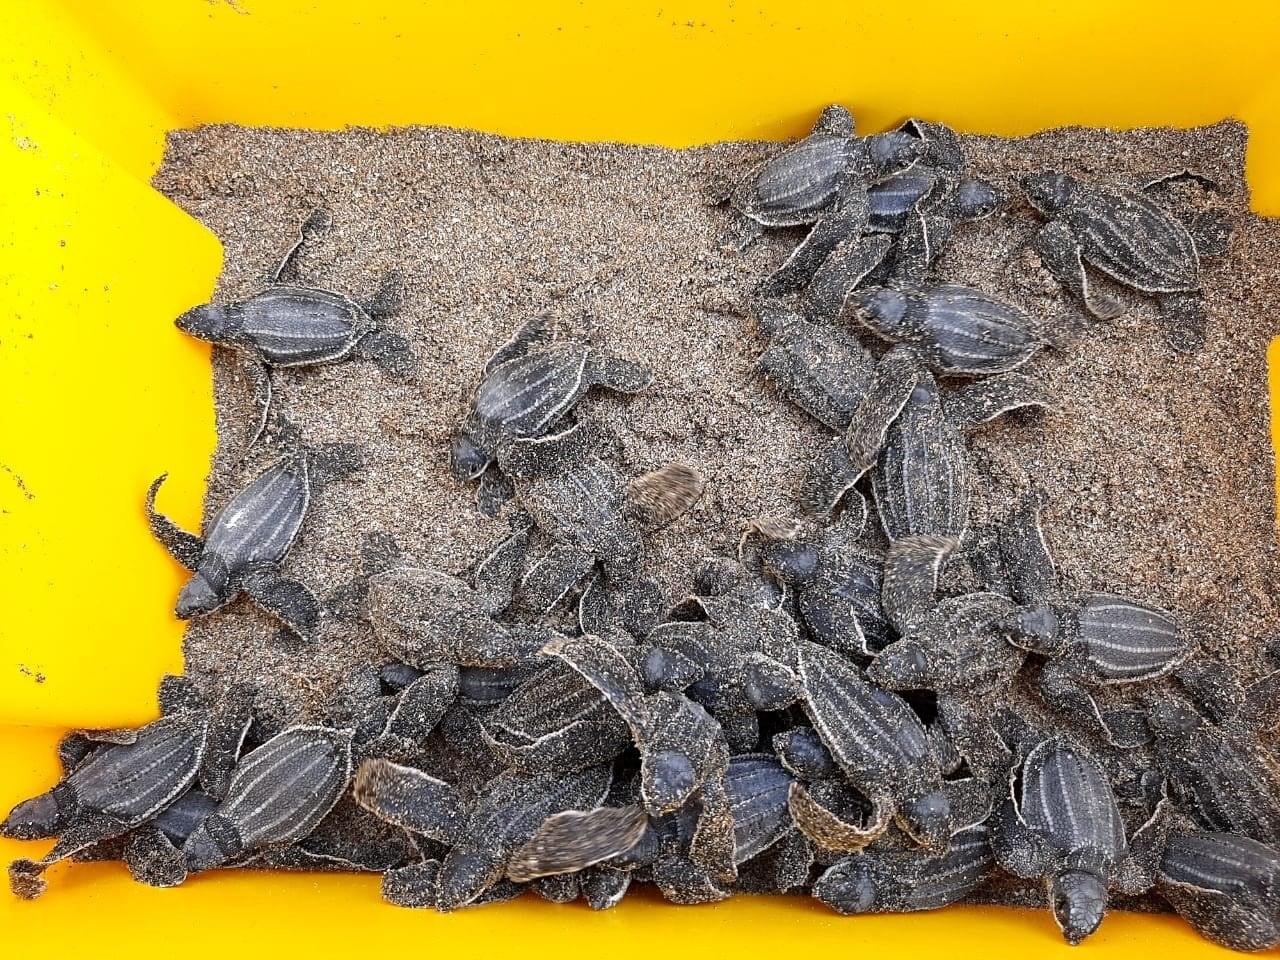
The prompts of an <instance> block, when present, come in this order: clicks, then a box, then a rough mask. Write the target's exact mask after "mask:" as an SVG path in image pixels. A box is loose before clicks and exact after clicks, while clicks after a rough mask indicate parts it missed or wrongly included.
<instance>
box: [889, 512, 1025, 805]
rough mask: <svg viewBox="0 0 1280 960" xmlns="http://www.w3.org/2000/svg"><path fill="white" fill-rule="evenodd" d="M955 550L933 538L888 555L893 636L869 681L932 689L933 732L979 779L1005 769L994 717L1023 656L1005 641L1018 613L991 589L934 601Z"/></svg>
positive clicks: (898, 546) (901, 543) (902, 543)
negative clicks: (946, 741)
mask: <svg viewBox="0 0 1280 960" xmlns="http://www.w3.org/2000/svg"><path fill="white" fill-rule="evenodd" d="M956 546H957V544H956V541H955V540H952V539H949V538H946V537H935V536H931V535H925V536H916V537H905V538H903V539H901V540H897V541H895V542H894V543H893V545H892V546H891V547H890V549H889V556H888V558H887V560H886V561H885V570H884V581H883V583H884V589H883V596H882V602H883V606H884V611H885V615H886V616H887V617H888V619H889V622H890V624H891V625H892V626H893V628H894V630H895V631H896V632H897V633H898V635H899V637H900V639H898V640H895V641H894V642H892V643H890V644H889V645H888V646H886V647H885V648H884V649H883V650H881V651H880V652H879V653H878V654H877V655H876V658H875V660H874V661H873V662H872V664H871V666H870V667H868V668H867V675H868V676H869V677H870V678H871V679H872V680H873V681H874V682H875V683H878V684H880V685H881V686H883V687H885V688H886V689H888V690H895V691H906V690H931V691H933V692H934V693H936V695H937V711H938V720H937V724H938V726H939V727H940V728H941V729H942V730H943V731H945V733H946V735H947V737H948V739H949V740H950V742H951V743H952V744H953V745H954V746H955V748H956V749H957V750H958V751H959V752H960V753H961V754H962V755H963V756H964V757H965V759H966V760H967V761H968V763H969V767H970V769H971V770H972V771H973V772H974V773H975V775H977V776H978V777H980V778H982V779H985V780H994V779H996V778H997V777H999V776H1000V775H1001V774H1003V773H1004V771H1006V770H1007V769H1008V763H1009V760H1010V759H1011V758H1010V756H1009V751H1008V749H1007V747H1006V746H1005V744H1004V743H1003V741H1002V740H1001V738H1000V736H999V735H998V734H997V732H996V730H995V728H994V727H993V726H992V722H991V717H992V716H994V715H995V713H996V711H997V709H998V708H999V707H1000V706H1001V705H1002V704H1003V702H1004V698H1005V695H1006V694H1007V692H1008V690H1009V687H1010V686H1011V685H1012V683H1013V680H1014V677H1015V676H1016V675H1017V673H1018V670H1019V669H1020V668H1021V666H1022V664H1023V661H1024V660H1025V659H1026V654H1025V653H1024V652H1023V651H1022V650H1020V649H1019V648H1017V647H1015V646H1014V645H1013V644H1011V643H1010V642H1009V640H1008V637H1007V633H1008V631H1009V627H1008V621H1009V618H1010V617H1011V616H1012V615H1013V614H1014V613H1015V612H1016V610H1017V607H1016V606H1015V604H1014V603H1013V601H1012V600H1010V599H1009V598H1008V597H1005V596H1001V595H1000V594H997V593H991V592H988V591H975V592H971V593H965V594H961V595H959V596H948V597H942V596H939V595H938V577H939V575H940V573H941V571H942V569H943V568H944V566H945V564H946V561H947V558H948V557H950V556H951V554H952V552H953V551H954V550H955V548H956Z"/></svg>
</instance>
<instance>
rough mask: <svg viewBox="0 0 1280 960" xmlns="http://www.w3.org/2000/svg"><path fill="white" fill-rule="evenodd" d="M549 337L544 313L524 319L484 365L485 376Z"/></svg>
mask: <svg viewBox="0 0 1280 960" xmlns="http://www.w3.org/2000/svg"><path fill="white" fill-rule="evenodd" d="M550 339H551V333H550V331H549V330H548V329H547V317H546V316H545V315H541V316H537V317H534V318H533V319H531V320H526V321H525V322H524V323H523V324H521V326H520V329H519V330H517V331H516V332H515V333H514V334H513V335H512V337H511V339H510V340H508V341H507V342H506V343H504V344H503V345H502V346H500V347H499V348H498V349H497V351H496V352H495V353H494V355H493V356H492V357H490V358H489V360H488V362H487V363H486V364H485V365H484V372H485V376H488V375H489V374H490V373H492V372H493V371H494V370H496V369H497V368H498V367H500V366H502V365H503V364H504V363H506V362H508V361H509V360H516V359H519V358H520V357H523V356H524V355H525V354H527V353H528V352H529V351H530V350H532V349H533V348H534V347H537V346H540V345H541V344H543V343H546V342H547V341H548V340H550Z"/></svg>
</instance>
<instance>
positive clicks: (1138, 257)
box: [1022, 171, 1208, 353]
mask: <svg viewBox="0 0 1280 960" xmlns="http://www.w3.org/2000/svg"><path fill="white" fill-rule="evenodd" d="M1022 189H1023V192H1024V193H1025V194H1026V196H1027V200H1028V201H1029V202H1030V204H1031V206H1033V207H1034V208H1035V209H1036V210H1037V211H1039V212H1040V213H1042V214H1044V215H1045V216H1046V217H1049V218H1050V220H1049V222H1048V224H1046V225H1045V226H1044V227H1043V228H1042V229H1041V231H1040V233H1039V235H1038V236H1037V237H1036V241H1035V249H1036V252H1037V253H1038V254H1039V255H1040V259H1041V261H1042V262H1043V263H1044V266H1045V269H1046V270H1048V271H1049V272H1050V273H1051V274H1053V276H1054V278H1055V279H1056V280H1057V281H1058V282H1059V283H1060V284H1062V285H1063V286H1064V287H1065V288H1066V289H1067V290H1069V291H1070V292H1071V293H1072V294H1074V295H1075V296H1077V297H1079V298H1080V300H1082V301H1083V303H1084V306H1085V309H1087V310H1088V311H1089V312H1090V313H1091V314H1093V315H1094V316H1096V317H1100V318H1102V319H1104V320H1110V319H1112V318H1114V317H1117V316H1119V315H1120V314H1121V313H1122V312H1123V311H1124V305H1123V304H1121V303H1120V302H1119V301H1118V300H1116V299H1114V298H1113V297H1110V296H1107V295H1105V294H1101V293H1099V292H1097V291H1095V290H1092V289H1091V288H1090V286H1089V279H1088V276H1087V274H1086V272H1085V267H1086V265H1087V266H1091V267H1093V268H1095V269H1097V270H1099V271H1101V272H1102V273H1104V274H1106V275H1107V276H1109V277H1111V278H1112V279H1113V280H1115V281H1117V282H1118V283H1121V284H1123V285H1124V286H1127V287H1131V288H1133V289H1134V290H1139V291H1141V292H1143V293H1149V294H1152V295H1154V296H1155V297H1156V299H1157V300H1158V302H1159V304H1160V313H1161V317H1162V325H1161V332H1162V333H1163V334H1164V337H1165V339H1166V340H1167V341H1168V343H1169V345H1170V346H1171V347H1173V349H1175V350H1178V351H1181V352H1184V353H1193V352H1195V351H1196V350H1199V349H1200V347H1202V346H1203V345H1204V340H1205V334H1206V326H1207V323H1208V320H1207V318H1206V316H1205V312H1204V304H1203V302H1202V298H1201V281H1200V255H1199V253H1198V251H1197V249H1196V240H1195V239H1194V238H1193V237H1192V235H1191V233H1190V232H1189V231H1188V230H1187V228H1186V227H1185V226H1184V225H1183V224H1182V223H1181V222H1180V221H1179V220H1178V218H1177V217H1175V216H1174V215H1173V214H1172V213H1170V212H1169V211H1168V210H1166V209H1165V208H1164V207H1162V206H1160V205H1159V204H1158V203H1156V202H1155V201H1153V200H1152V199H1151V198H1150V197H1148V196H1144V195H1143V194H1142V193H1140V192H1138V191H1135V190H1124V189H1118V188H1114V187H1103V186H1100V185H1098V184H1091V183H1085V182H1083V181H1080V180H1077V179H1076V178H1075V177H1072V176H1070V175H1069V174H1065V173H1058V172H1056V171H1046V172H1044V173H1038V174H1035V175H1033V176H1029V177H1026V178H1024V180H1023V182H1022Z"/></svg>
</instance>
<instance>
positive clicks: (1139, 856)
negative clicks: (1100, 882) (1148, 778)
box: [1115, 797, 1173, 896]
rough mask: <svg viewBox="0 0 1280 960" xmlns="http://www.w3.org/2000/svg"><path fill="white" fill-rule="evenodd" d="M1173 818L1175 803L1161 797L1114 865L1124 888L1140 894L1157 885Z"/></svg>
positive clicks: (1117, 878)
mask: <svg viewBox="0 0 1280 960" xmlns="http://www.w3.org/2000/svg"><path fill="white" fill-rule="evenodd" d="M1172 819H1173V809H1172V806H1171V805H1170V803H1169V800H1168V799H1167V798H1165V797H1161V798H1160V802H1159V803H1157V804H1156V808H1155V810H1154V811H1152V813H1151V816H1150V817H1149V818H1148V819H1147V822H1146V823H1144V824H1143V825H1142V826H1140V827H1139V828H1138V829H1137V830H1135V831H1134V834H1133V836H1132V837H1130V838H1129V849H1128V852H1127V853H1126V854H1125V856H1124V857H1123V858H1122V859H1121V860H1120V861H1119V862H1118V863H1117V864H1116V866H1115V883H1116V886H1117V887H1118V888H1119V889H1120V890H1121V892H1123V893H1127V894H1129V895H1130V896H1138V895H1140V894H1143V893H1146V892H1147V891H1148V890H1150V889H1151V888H1152V887H1153V886H1155V883H1156V876H1157V874H1158V873H1159V870H1160V859H1161V857H1163V856H1164V850H1165V847H1166V846H1167V844H1168V842H1169V827H1170V825H1171V823H1172Z"/></svg>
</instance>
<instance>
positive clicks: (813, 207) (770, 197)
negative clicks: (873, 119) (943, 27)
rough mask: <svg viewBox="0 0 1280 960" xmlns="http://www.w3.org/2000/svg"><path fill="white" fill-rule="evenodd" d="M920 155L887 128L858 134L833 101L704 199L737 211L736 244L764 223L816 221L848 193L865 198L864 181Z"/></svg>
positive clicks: (754, 234) (741, 243) (911, 140)
mask: <svg viewBox="0 0 1280 960" xmlns="http://www.w3.org/2000/svg"><path fill="white" fill-rule="evenodd" d="M919 155H920V144H919V141H918V140H916V139H915V138H914V137H910V136H907V135H906V134H902V133H897V132H890V133H880V134H874V135H872V136H870V137H858V136H856V135H855V132H854V121H853V116H852V115H851V114H850V113H849V111H848V110H846V109H844V108H843V107H841V106H839V105H838V104H832V105H831V106H828V107H826V108H825V109H824V110H823V111H822V113H821V114H820V115H819V117H818V120H817V122H816V123H815V124H814V127H813V130H812V132H811V133H810V134H809V136H807V137H805V138H804V139H803V140H801V141H799V142H798V143H794V144H792V145H791V146H789V147H787V148H786V149H785V150H783V151H782V152H781V153H779V154H777V155H776V156H774V157H772V158H771V159H769V160H767V161H765V162H764V163H763V164H761V165H760V166H758V167H756V168H755V169H754V170H752V171H751V173H749V174H748V175H747V176H746V177H745V178H743V179H742V180H741V181H739V182H738V183H737V184H736V185H731V184H729V183H724V184H722V185H720V188H719V189H712V190H709V191H708V195H709V199H711V200H713V201H715V202H720V203H723V202H726V201H727V202H728V203H729V204H730V205H731V206H732V207H733V209H734V210H735V211H737V212H738V214H739V215H740V217H741V220H742V223H741V225H740V231H741V236H740V237H738V238H737V239H736V241H735V243H734V244H733V245H734V246H735V247H736V248H737V249H739V250H741V249H743V248H745V247H746V246H748V245H749V244H750V243H751V242H752V241H753V240H755V238H756V237H757V236H759V234H760V232H761V231H762V230H763V229H765V228H772V227H798V226H805V225H807V224H813V223H817V222H818V221H819V220H820V219H821V218H822V217H823V216H824V215H826V214H828V213H831V212H832V211H833V210H836V209H838V208H839V207H840V205H841V203H842V202H843V201H844V200H845V199H846V198H847V197H848V196H849V195H850V194H853V195H855V196H857V195H861V196H862V197H863V200H864V202H865V191H866V182H867V181H869V180H874V179H877V178H880V177H884V176H888V175H889V174H891V173H894V172H896V171H898V170H903V169H906V168H907V167H909V166H911V164H913V163H915V162H916V160H917V159H918V158H919Z"/></svg>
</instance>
